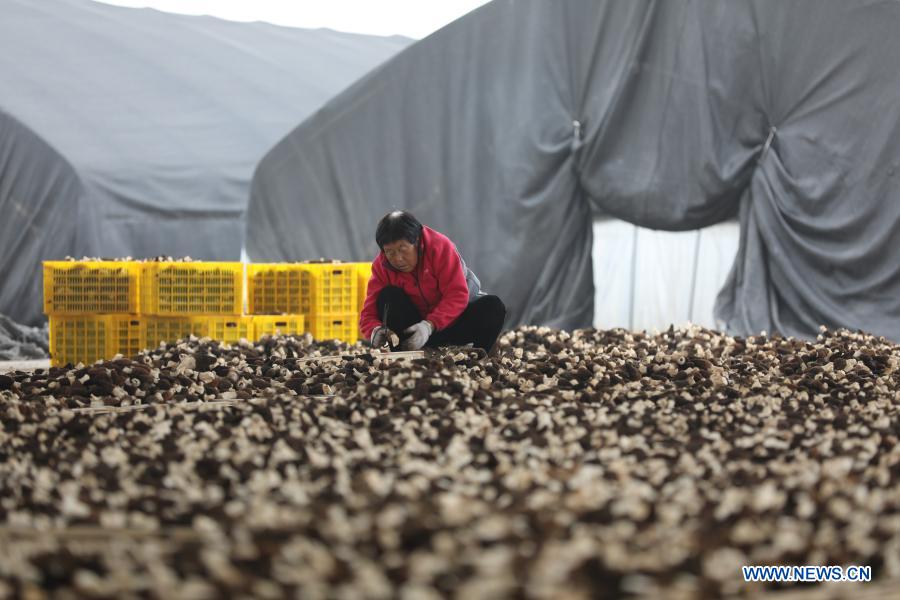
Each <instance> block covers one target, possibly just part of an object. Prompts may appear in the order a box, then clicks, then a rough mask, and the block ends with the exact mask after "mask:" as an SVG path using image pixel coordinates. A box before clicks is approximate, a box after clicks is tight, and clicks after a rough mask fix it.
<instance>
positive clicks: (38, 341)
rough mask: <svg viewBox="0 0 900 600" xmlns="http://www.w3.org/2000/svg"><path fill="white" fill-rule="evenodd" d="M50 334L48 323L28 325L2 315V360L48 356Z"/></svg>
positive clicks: (0, 323)
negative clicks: (40, 325)
mask: <svg viewBox="0 0 900 600" xmlns="http://www.w3.org/2000/svg"><path fill="white" fill-rule="evenodd" d="M48 334H49V327H48V326H47V324H46V323H45V324H44V326H43V327H28V326H27V325H19V324H18V323H16V322H15V321H12V320H10V319H9V318H8V317H5V316H3V315H0V360H23V359H34V358H46V357H48V356H49V355H50V350H49V347H48V341H47V338H48Z"/></svg>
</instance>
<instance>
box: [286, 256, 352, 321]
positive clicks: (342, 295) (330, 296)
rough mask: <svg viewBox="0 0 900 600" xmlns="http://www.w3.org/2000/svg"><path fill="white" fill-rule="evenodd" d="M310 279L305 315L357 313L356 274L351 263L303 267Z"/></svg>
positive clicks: (303, 311)
mask: <svg viewBox="0 0 900 600" xmlns="http://www.w3.org/2000/svg"><path fill="white" fill-rule="evenodd" d="M304 266H305V267H306V269H307V272H308V273H309V278H310V287H309V290H310V299H309V304H308V306H303V305H302V303H301V306H302V307H303V308H304V309H305V310H301V311H300V312H302V313H304V314H307V315H338V316H340V315H343V314H344V313H350V312H357V309H356V304H357V302H359V298H358V297H357V290H358V288H359V286H358V285H357V272H356V268H355V267H354V265H353V264H352V263H343V264H334V263H326V264H308V265H304Z"/></svg>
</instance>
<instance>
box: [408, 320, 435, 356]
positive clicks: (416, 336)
mask: <svg viewBox="0 0 900 600" xmlns="http://www.w3.org/2000/svg"><path fill="white" fill-rule="evenodd" d="M403 333H408V334H410V336H409V337H408V338H406V339H405V340H403V342H401V344H400V347H401V348H402V349H403V350H418V349H419V348H421V347H422V346H424V345H425V342H427V341H428V338H430V337H431V334H432V333H434V325H432V324H431V323H429V322H428V321H419V322H418V323H416V324H415V325H413V326H412V327H407V328H406V329H404V330H403Z"/></svg>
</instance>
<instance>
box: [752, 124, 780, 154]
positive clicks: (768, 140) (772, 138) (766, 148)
mask: <svg viewBox="0 0 900 600" xmlns="http://www.w3.org/2000/svg"><path fill="white" fill-rule="evenodd" d="M777 133H778V128H777V127H775V126H774V125H772V127H771V128H770V129H769V137H767V138H766V143H765V144H763V147H762V150H761V151H760V153H759V160H757V162H762V159H763V158H765V157H766V152H768V151H769V148H771V147H772V142H774V141H775V134H777Z"/></svg>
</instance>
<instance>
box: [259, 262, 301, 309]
mask: <svg viewBox="0 0 900 600" xmlns="http://www.w3.org/2000/svg"><path fill="white" fill-rule="evenodd" d="M305 266H306V265H302V264H297V263H258V264H249V265H247V312H248V313H250V314H251V315H281V314H303V313H304V312H305V310H304V305H305V306H306V310H309V302H310V295H309V294H310V289H309V286H310V283H311V282H310V277H309V272H308V271H307V270H306V269H304V267H305Z"/></svg>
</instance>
